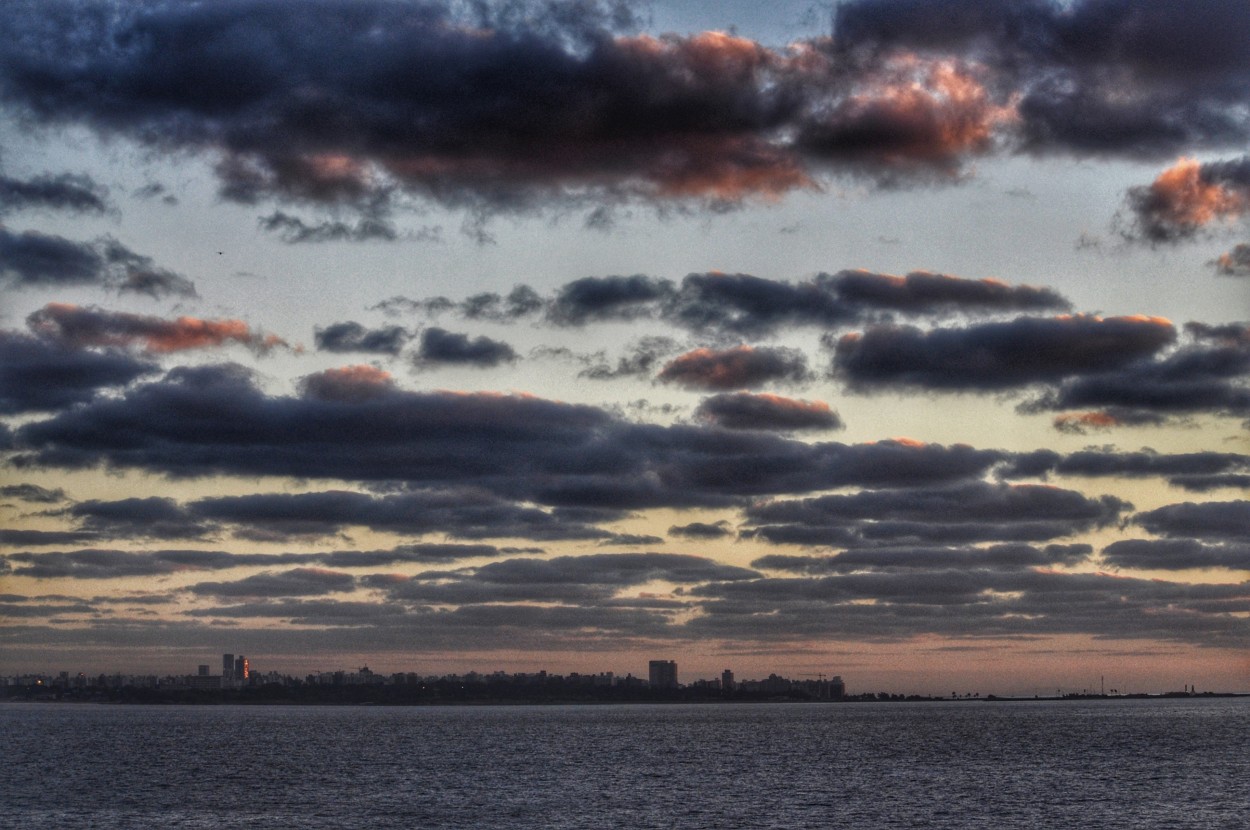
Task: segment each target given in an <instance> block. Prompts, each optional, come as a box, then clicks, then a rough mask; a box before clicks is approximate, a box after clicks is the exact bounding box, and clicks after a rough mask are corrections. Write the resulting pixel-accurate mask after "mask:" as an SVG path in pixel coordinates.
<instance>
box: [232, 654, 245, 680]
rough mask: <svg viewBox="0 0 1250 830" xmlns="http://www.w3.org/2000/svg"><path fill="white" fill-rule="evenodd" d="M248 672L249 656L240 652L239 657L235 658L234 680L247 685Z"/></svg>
mask: <svg viewBox="0 0 1250 830" xmlns="http://www.w3.org/2000/svg"><path fill="white" fill-rule="evenodd" d="M247 673H248V664H247V658H246V657H244V656H243V655H242V654H240V655H239V656H238V657H236V658H234V682H235V683H238V684H240V685H243V686H246V685H247Z"/></svg>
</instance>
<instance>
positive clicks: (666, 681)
mask: <svg viewBox="0 0 1250 830" xmlns="http://www.w3.org/2000/svg"><path fill="white" fill-rule="evenodd" d="M648 668H649V672H650V673H649V677H650V680H651V688H653V689H676V688H677V663H676V661H674V660H652V661H651V662H650V663H649V664H648Z"/></svg>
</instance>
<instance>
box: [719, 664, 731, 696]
mask: <svg viewBox="0 0 1250 830" xmlns="http://www.w3.org/2000/svg"><path fill="white" fill-rule="evenodd" d="M720 687H721V688H722V689H724V690H725V691H726V692H732V691H733V690H734V673H733V672H731V671H730V670H729V669H725V670H724V671H723V672H721V673H720Z"/></svg>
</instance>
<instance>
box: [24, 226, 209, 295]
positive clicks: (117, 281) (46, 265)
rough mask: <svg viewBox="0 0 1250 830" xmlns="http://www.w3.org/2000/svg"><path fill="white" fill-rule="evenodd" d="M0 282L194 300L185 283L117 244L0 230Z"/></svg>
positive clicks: (191, 287)
mask: <svg viewBox="0 0 1250 830" xmlns="http://www.w3.org/2000/svg"><path fill="white" fill-rule="evenodd" d="M0 279H3V280H5V281H7V282H8V284H9V285H10V286H11V287H13V288H31V287H53V288H59V287H64V286H70V285H92V284H95V285H103V286H105V287H110V288H116V289H118V290H119V291H130V292H136V293H142V294H148V295H150V296H153V297H162V296H165V295H166V294H179V295H183V296H194V295H195V285H194V283H192V282H191V281H190V280H188V279H186V278H185V277H183V276H181V275H179V274H175V273H174V272H172V271H168V270H166V269H163V268H159V267H157V266H156V265H154V264H153V262H152V259H151V258H150V257H146V256H144V255H142V254H138V253H135V252H134V251H132V250H130V249H129V248H127V247H126V246H125V245H122V244H121V243H120V242H118V241H117V240H115V239H109V238H108V237H104V238H101V239H97V240H95V241H94V242H74V241H72V240H69V239H66V238H65V237H62V236H54V235H51V234H43V233H39V232H38V231H23V232H21V233H14V232H12V231H10V230H9V229H8V228H6V227H4V226H3V225H0Z"/></svg>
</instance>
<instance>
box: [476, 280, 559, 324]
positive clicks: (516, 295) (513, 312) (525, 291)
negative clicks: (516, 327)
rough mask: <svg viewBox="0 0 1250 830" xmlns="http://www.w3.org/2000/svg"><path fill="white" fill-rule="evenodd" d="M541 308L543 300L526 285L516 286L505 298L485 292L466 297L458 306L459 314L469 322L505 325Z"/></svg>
mask: <svg viewBox="0 0 1250 830" xmlns="http://www.w3.org/2000/svg"><path fill="white" fill-rule="evenodd" d="M543 306H544V302H543V298H542V297H540V296H539V295H538V292H537V291H535V290H534V289H533V288H530V287H529V286H528V285H517V286H513V288H512V290H511V291H509V292H508V294H507V296H504V295H501V294H497V293H495V292H493V291H486V292H482V293H481V294H474V295H473V296H471V297H467V298H465V300H464V302H462V303H461V304H460V313H461V314H462V315H463V316H464V317H465V318H466V319H469V320H492V321H495V322H499V323H507V322H511V321H513V320H518V319H520V318H522V317H528V316H530V315H533V314H537V313H538V312H539V311H541V310H542V308H543Z"/></svg>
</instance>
